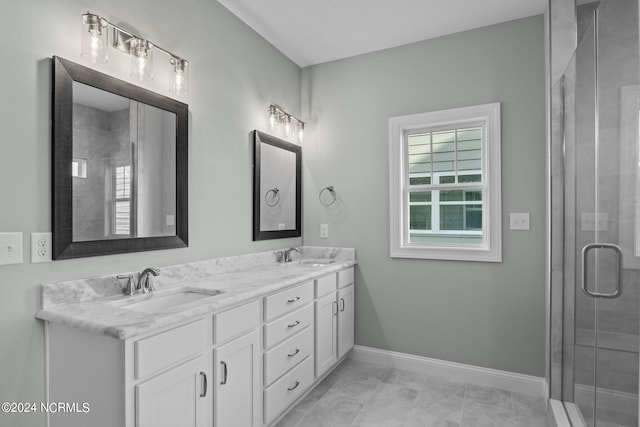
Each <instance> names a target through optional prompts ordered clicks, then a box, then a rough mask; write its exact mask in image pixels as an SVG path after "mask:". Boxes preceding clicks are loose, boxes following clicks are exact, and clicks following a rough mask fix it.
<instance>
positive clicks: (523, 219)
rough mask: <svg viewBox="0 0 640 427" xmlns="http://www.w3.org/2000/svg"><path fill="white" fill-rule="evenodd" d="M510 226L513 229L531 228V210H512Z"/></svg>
mask: <svg viewBox="0 0 640 427" xmlns="http://www.w3.org/2000/svg"><path fill="white" fill-rule="evenodd" d="M509 228H510V229H511V230H529V212H526V213H514V212H511V214H510V215H509Z"/></svg>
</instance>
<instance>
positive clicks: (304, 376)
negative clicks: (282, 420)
mask: <svg viewBox="0 0 640 427" xmlns="http://www.w3.org/2000/svg"><path fill="white" fill-rule="evenodd" d="M312 383H313V357H308V358H306V359H305V360H304V361H303V362H302V363H300V364H299V365H298V366H296V367H295V368H293V369H292V370H291V371H289V373H287V374H286V375H285V376H284V377H282V378H280V379H279V380H278V381H276V382H275V383H273V385H271V386H270V387H267V388H266V389H265V391H264V405H265V407H264V421H265V423H267V424H268V423H270V422H271V421H273V419H274V418H275V417H277V416H278V415H280V413H281V412H282V411H283V410H284V409H285V408H287V406H289V405H290V404H291V403H293V402H294V401H295V400H296V399H297V398H298V397H300V395H301V394H302V393H304V392H305V391H306V390H307V389H308V388H309V386H310V385H311V384H312Z"/></svg>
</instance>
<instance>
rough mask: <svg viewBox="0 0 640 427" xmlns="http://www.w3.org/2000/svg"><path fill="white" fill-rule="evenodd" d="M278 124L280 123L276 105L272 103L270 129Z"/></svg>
mask: <svg viewBox="0 0 640 427" xmlns="http://www.w3.org/2000/svg"><path fill="white" fill-rule="evenodd" d="M277 124H278V116H277V115H276V109H275V107H274V106H273V105H272V106H271V107H270V108H269V129H270V130H274V129H275V128H276V125H277Z"/></svg>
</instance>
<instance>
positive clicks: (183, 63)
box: [81, 12, 189, 95]
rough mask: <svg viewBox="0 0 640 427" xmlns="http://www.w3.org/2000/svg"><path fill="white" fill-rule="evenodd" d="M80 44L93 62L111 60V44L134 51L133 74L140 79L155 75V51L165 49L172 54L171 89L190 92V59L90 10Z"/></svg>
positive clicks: (170, 57)
mask: <svg viewBox="0 0 640 427" xmlns="http://www.w3.org/2000/svg"><path fill="white" fill-rule="evenodd" d="M81 45H82V50H81V56H82V57H83V58H88V59H90V60H91V62H92V63H94V64H95V63H97V62H98V61H101V62H107V61H108V47H109V45H111V46H112V47H114V48H115V49H118V50H119V51H121V52H124V53H127V54H129V55H131V77H133V78H135V79H136V80H140V81H144V80H151V79H153V51H154V50H157V51H159V52H162V53H164V54H165V55H167V56H168V57H169V64H170V65H171V67H172V69H173V73H172V79H171V82H170V83H169V92H171V93H174V94H176V95H184V94H186V93H188V92H189V61H187V60H186V59H183V58H180V57H179V56H177V55H174V54H173V53H171V52H169V51H168V50H165V49H163V48H161V47H160V46H158V45H157V44H154V43H151V42H150V41H149V40H146V39H143V38H142V37H138V36H136V35H135V34H133V33H131V32H129V31H127V30H125V29H123V28H120V27H118V26H117V25H114V24H112V23H111V22H109V21H107V20H106V19H104V18H102V17H101V16H98V15H95V14H93V13H91V12H87V13H85V14H84V15H82V40H81Z"/></svg>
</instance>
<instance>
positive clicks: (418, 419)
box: [408, 401, 462, 427]
mask: <svg viewBox="0 0 640 427" xmlns="http://www.w3.org/2000/svg"><path fill="white" fill-rule="evenodd" d="M461 419H462V403H457V402H436V401H431V402H427V401H423V402H422V406H421V407H415V408H414V409H413V412H412V414H411V417H410V423H409V424H408V426H411V427H414V426H416V427H417V426H424V427H435V426H458V425H459V423H460V421H461Z"/></svg>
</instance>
